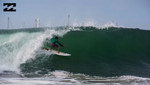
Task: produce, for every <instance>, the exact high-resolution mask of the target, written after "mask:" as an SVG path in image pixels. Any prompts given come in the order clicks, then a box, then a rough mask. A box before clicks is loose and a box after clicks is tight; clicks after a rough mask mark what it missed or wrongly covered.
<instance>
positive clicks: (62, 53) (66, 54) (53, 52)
mask: <svg viewBox="0 0 150 85" xmlns="http://www.w3.org/2000/svg"><path fill="white" fill-rule="evenodd" d="M45 51H46V50H45ZM47 51H48V52H50V53H52V54H55V55H60V56H71V54H68V53H64V52H59V53H58V52H57V51H56V50H47Z"/></svg>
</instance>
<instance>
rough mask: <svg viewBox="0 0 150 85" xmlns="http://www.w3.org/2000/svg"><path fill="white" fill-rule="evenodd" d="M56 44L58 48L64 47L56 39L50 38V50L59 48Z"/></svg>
mask: <svg viewBox="0 0 150 85" xmlns="http://www.w3.org/2000/svg"><path fill="white" fill-rule="evenodd" d="M57 44H59V45H60V46H62V47H64V45H62V44H61V43H60V42H59V41H58V39H56V38H52V39H51V43H50V46H51V48H54V47H59V46H58V45H57Z"/></svg>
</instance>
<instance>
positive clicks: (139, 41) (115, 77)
mask: <svg viewBox="0 0 150 85" xmlns="http://www.w3.org/2000/svg"><path fill="white" fill-rule="evenodd" d="M53 36H59V41H60V42H61V43H62V44H64V45H65V46H66V47H64V48H63V47H60V51H61V52H65V53H69V54H71V56H58V55H54V54H51V52H47V51H44V50H43V48H49V45H50V44H49V42H50V39H51V38H52V37H53ZM0 85H150V31H149V30H141V29H138V28H123V27H107V28H98V27H55V28H24V29H9V30H0Z"/></svg>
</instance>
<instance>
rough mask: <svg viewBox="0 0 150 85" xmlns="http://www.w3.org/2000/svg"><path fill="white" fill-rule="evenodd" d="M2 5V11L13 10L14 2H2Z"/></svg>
mask: <svg viewBox="0 0 150 85" xmlns="http://www.w3.org/2000/svg"><path fill="white" fill-rule="evenodd" d="M3 6H6V7H5V8H4V9H3V11H4V12H15V11H16V9H15V8H14V7H16V3H3Z"/></svg>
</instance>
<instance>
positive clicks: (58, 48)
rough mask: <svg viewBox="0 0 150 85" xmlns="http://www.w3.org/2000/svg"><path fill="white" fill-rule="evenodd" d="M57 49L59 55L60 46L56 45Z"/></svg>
mask: <svg viewBox="0 0 150 85" xmlns="http://www.w3.org/2000/svg"><path fill="white" fill-rule="evenodd" d="M55 47H56V48H57V52H58V53H59V46H58V45H55Z"/></svg>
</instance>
